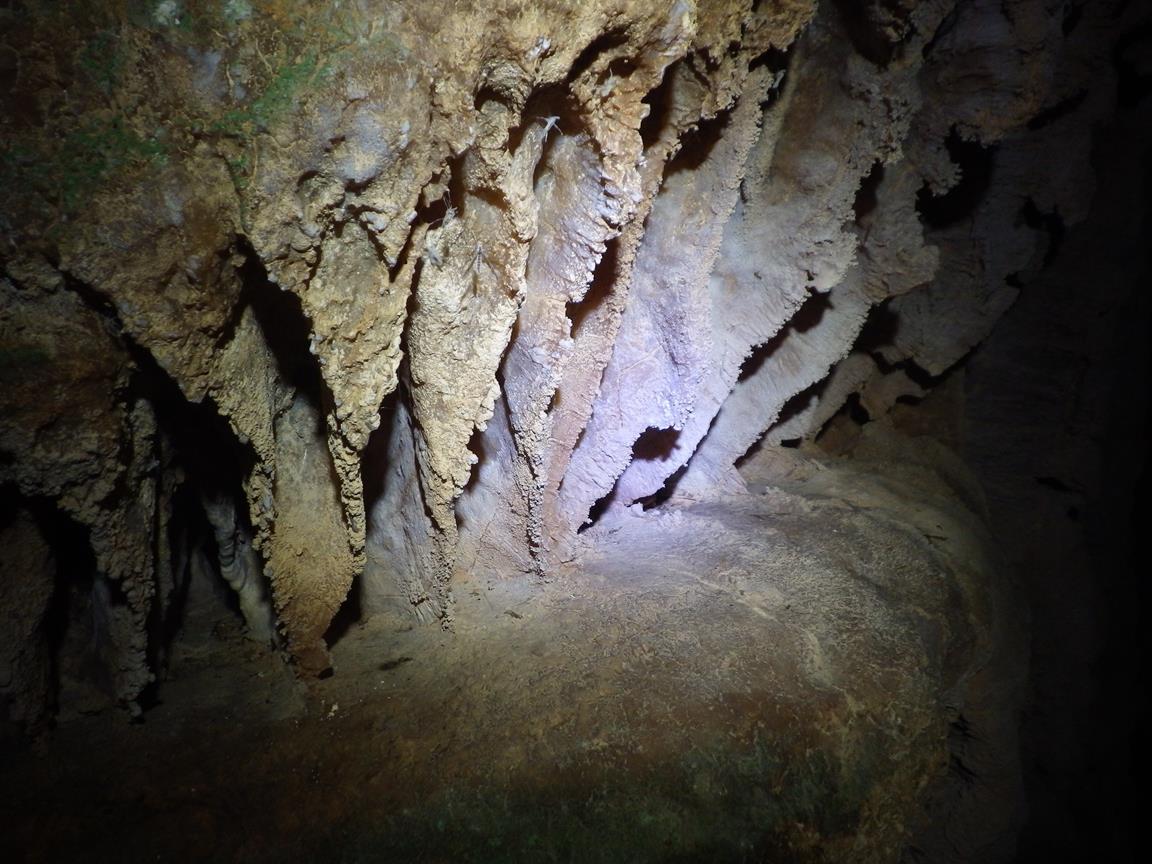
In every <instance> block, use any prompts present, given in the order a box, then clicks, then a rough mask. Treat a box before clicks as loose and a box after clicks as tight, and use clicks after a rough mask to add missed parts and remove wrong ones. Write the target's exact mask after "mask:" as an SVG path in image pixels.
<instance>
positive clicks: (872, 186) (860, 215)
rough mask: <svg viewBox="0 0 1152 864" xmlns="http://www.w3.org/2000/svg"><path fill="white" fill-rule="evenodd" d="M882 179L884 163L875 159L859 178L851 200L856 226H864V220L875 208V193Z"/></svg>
mask: <svg viewBox="0 0 1152 864" xmlns="http://www.w3.org/2000/svg"><path fill="white" fill-rule="evenodd" d="M883 181H884V163H883V162H881V161H879V160H877V161H876V162H874V163H872V168H871V169H870V170H869V171H868V173H867V174H865V175H864V177H863V178H862V179H861V180H860V188H859V189H857V190H856V198H855V199H854V200H853V202H852V212H853V214H854V215H855V218H856V225H857V226H858V227H861V228H862V227H864V222H865V220H866V219H867V218H868V216H869V215H871V213H872V211H873V210H875V209H876V204H877V200H878V199H877V194H876V193H877V190H878V189H879V187H880V184H881V183H882V182H883Z"/></svg>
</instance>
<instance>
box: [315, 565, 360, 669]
mask: <svg viewBox="0 0 1152 864" xmlns="http://www.w3.org/2000/svg"><path fill="white" fill-rule="evenodd" d="M360 582H361V577H360V575H359V574H357V576H356V577H355V578H354V579H353V580H352V587H351V588H349V589H348V595H347V596H346V597H345V598H344V602H343V603H341V604H340V608H339V609H337V610H336V614H335V615H333V616H332V621H331V623H329V625H328V629H327V630H325V631H324V643H325V644H326V645H327V646H328V648H329V650H331V649H332V648H333V647H334V646H335V645H336V643H337V642H339V641H340V640H341V639H343V638H344V637H345V636H347V635H348V633H350V632H351V631H352V628H353V627H355V626H356V625H357V624H359V623H360V622H361V621H362V620H363V619H364V609H363V606H362V605H361V600H360V598H361V595H362V593H363V592H362V590H361V587H360Z"/></svg>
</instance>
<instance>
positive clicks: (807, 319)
mask: <svg viewBox="0 0 1152 864" xmlns="http://www.w3.org/2000/svg"><path fill="white" fill-rule="evenodd" d="M831 308H832V299H831V297H830V296H829V295H828V294H810V295H809V296H808V299H807V300H805V301H804V303H802V304H801V305H800V308H799V309H797V310H796V312H795V314H793V316H792V318H791V319H789V321H788V323H787V324H785V325H784V326H783V327H781V328H780V331H779V332H778V333H777V334H776V335H775V336H773V337H772V338H771V339H769V340H768V341H767V342H763V343H761V344H760V345H758V346H756V347H755V348H754V349H753V350H752V353H751V354H749V355H748V357H747V358H746V359H745V360H744V363H743V364H742V365H741V366H740V375H739V377H738V378H737V380H738V381H747V380H748V379H749V378H751V377H752V376H753V375H755V374H756V373H757V372H758V371H759V370H760V367H761V366H763V365H764V363H765V362H767V360H768V358H770V357H771V356H772V355H773V354H775V353H776V351H777V350H778V349H779V348H780V346H781V345H783V344H784V342H785V341H786V340H787V339H788V337H789V336H790V335H791V334H792V333H806V332H808V331H809V330H811V329H812V328H813V327H815V326H816V325H817V324H819V323H820V321H821V319H822V318H823V317H824V313H825V312H827V311H828V310H829V309H831Z"/></svg>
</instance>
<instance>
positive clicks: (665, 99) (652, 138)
mask: <svg viewBox="0 0 1152 864" xmlns="http://www.w3.org/2000/svg"><path fill="white" fill-rule="evenodd" d="M675 78H676V64H672V65H671V66H669V67H668V68H666V69H665V70H664V77H663V78H662V79H661V80H660V83H659V84H658V85H657V86H656V87H655V88H653V89H652V90H650V91H649V92H648V95H647V96H645V97H644V100H643V101H644V104H645V105H647V106H648V114H647V116H645V118H644V119H643V120H641V121H640V141H641V142H642V143H643V147H644V152H645V153H647V152H649V151H650V150H651V148H652V147H653V145H655V144H656V143H658V142H659V141H660V137H661V135H662V134H663V132H664V130H665V128H667V126H668V122H669V120H670V118H671V116H672V89H673V87H674V86H675V84H674V81H675Z"/></svg>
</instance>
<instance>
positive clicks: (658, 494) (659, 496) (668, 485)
mask: <svg viewBox="0 0 1152 864" xmlns="http://www.w3.org/2000/svg"><path fill="white" fill-rule="evenodd" d="M688 464H689V463H687V462H685V463H684V464H683V465H681V466H680V467H679V468H677V469H676V470H675V471H673V472H672V473H671V474H670V475H669V476H668V479H667V480H665V481H664V485H663V486H661V487H660V488H659V489H657V490H656V491H655V492H653V493H652V494H651V495H644V496H642V497H640V498H637V499H636V500H635V501H634V502H633V503H635V504H639V505H640V506H641V507H643V508H644V511H645V512H647V511H649V510H654V509H656V508H657V507H660V506H661V505H663V504H664V503H666V502H667V501H668V499H670V498H671V497H672V496H673V495H674V494H675V493H676V487H677V486H678V485H679V483H680V478H681V477H683V476H684V475H685V474H687V473H688Z"/></svg>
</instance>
